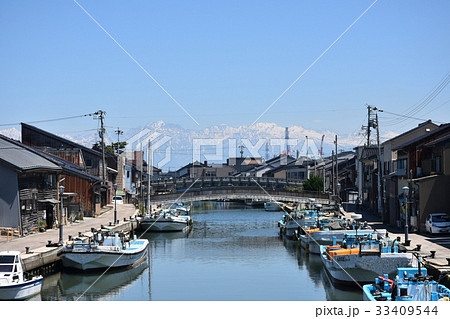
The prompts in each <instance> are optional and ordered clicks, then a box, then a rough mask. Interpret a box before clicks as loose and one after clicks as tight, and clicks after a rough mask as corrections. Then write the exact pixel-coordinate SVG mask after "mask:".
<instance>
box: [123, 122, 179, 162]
mask: <svg viewBox="0 0 450 319" xmlns="http://www.w3.org/2000/svg"><path fill="white" fill-rule="evenodd" d="M171 139H172V138H171V137H170V136H166V135H163V134H161V133H158V132H151V131H150V130H149V129H148V128H144V129H142V130H141V131H139V132H138V133H137V134H135V135H133V136H132V137H131V138H129V139H128V140H127V141H126V142H127V145H126V147H125V152H126V153H127V157H129V158H134V159H138V158H137V157H139V158H140V156H141V155H142V159H144V158H147V161H150V163H151V165H152V166H156V167H163V166H164V165H166V164H167V163H169V162H170V161H171V159H172V153H171V150H172V148H171V145H170V144H171ZM135 152H136V153H138V154H141V155H138V156H135V154H136V153H135ZM155 155H156V156H155ZM136 164H137V165H138V166H139V163H136Z"/></svg>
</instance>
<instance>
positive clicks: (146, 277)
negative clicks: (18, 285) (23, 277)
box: [39, 202, 362, 301]
mask: <svg viewBox="0 0 450 319" xmlns="http://www.w3.org/2000/svg"><path fill="white" fill-rule="evenodd" d="M192 216H193V218H194V229H193V230H192V231H191V232H189V233H166V234H154V233H148V234H145V235H143V237H144V238H147V239H149V240H150V247H149V249H150V258H149V260H148V262H146V263H143V264H141V265H139V266H138V267H135V268H133V269H131V270H125V271H115V272H109V273H107V274H105V275H103V276H102V277H101V278H100V279H98V278H99V274H72V273H65V272H62V273H58V274H55V275H52V276H49V277H46V278H45V280H44V286H43V290H42V293H41V295H40V297H39V298H40V299H42V300H77V299H78V298H79V297H80V296H81V298H80V300H177V301H178V300H362V293H361V292H359V291H343V290H339V289H336V288H334V287H333V286H332V285H331V283H330V281H329V279H328V277H327V275H326V274H325V272H324V270H323V269H322V264H321V261H320V258H319V257H318V256H315V255H311V256H307V255H305V253H304V251H302V250H300V249H298V248H297V246H296V244H294V243H292V242H286V241H283V240H282V239H280V238H279V236H278V227H277V222H278V220H279V219H280V217H281V213H280V212H266V211H264V210H263V209H251V208H248V207H246V206H243V205H239V204H235V203H216V202H208V203H205V202H202V203H197V204H196V205H195V208H194V210H193V213H192ZM86 290H87V291H86ZM85 291H86V292H85Z"/></svg>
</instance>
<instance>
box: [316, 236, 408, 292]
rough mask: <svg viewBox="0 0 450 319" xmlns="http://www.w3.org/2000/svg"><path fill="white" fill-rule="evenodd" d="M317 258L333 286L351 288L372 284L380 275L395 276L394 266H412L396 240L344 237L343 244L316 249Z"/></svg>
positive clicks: (395, 269)
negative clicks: (318, 251)
mask: <svg viewBox="0 0 450 319" xmlns="http://www.w3.org/2000/svg"><path fill="white" fill-rule="evenodd" d="M320 256H321V258H322V262H323V265H324V268H325V270H326V272H327V273H328V274H329V276H330V278H331V280H332V281H333V283H335V284H338V285H351V286H353V285H355V284H356V283H359V284H365V283H368V282H372V280H373V278H374V277H375V276H377V275H378V274H380V273H386V274H390V275H392V276H393V275H395V273H396V272H397V268H398V267H413V266H414V263H415V261H414V258H413V254H412V253H401V252H399V250H398V243H397V242H396V241H394V242H393V241H386V240H384V239H383V240H380V239H379V238H372V236H371V235H369V236H362V237H361V236H351V235H346V237H345V239H344V241H343V244H342V245H337V244H336V242H334V243H333V245H332V246H325V245H321V246H320Z"/></svg>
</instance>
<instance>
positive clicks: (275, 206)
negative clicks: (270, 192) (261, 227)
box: [264, 201, 284, 212]
mask: <svg viewBox="0 0 450 319" xmlns="http://www.w3.org/2000/svg"><path fill="white" fill-rule="evenodd" d="M283 208H284V203H282V202H277V201H270V202H265V203H264V209H265V210H266V211H268V212H278V211H280V210H283Z"/></svg>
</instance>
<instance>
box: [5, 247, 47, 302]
mask: <svg viewBox="0 0 450 319" xmlns="http://www.w3.org/2000/svg"><path fill="white" fill-rule="evenodd" d="M42 280H43V279H42V276H35V277H32V278H27V276H26V273H25V272H24V270H23V264H22V260H21V258H20V252H18V251H2V252H0V300H23V299H27V298H30V297H32V296H34V295H37V294H39V293H40V292H41V288H42Z"/></svg>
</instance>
